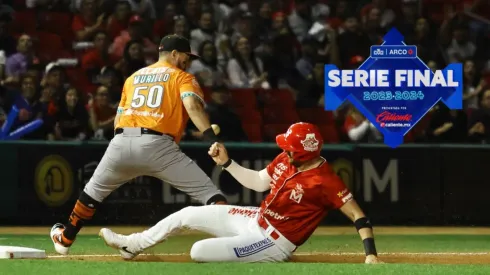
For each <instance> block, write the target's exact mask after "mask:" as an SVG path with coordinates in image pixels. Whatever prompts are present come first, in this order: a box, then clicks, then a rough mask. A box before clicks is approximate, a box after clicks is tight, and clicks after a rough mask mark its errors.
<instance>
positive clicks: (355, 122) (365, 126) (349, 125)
mask: <svg viewBox="0 0 490 275" xmlns="http://www.w3.org/2000/svg"><path fill="white" fill-rule="evenodd" d="M344 130H345V132H346V133H347V136H348V137H349V140H350V141H351V142H356V143H365V142H380V141H382V135H381V133H380V132H379V131H378V129H376V127H375V126H374V125H373V124H372V123H371V122H369V120H367V118H365V117H364V116H363V115H362V114H361V112H359V111H358V110H357V109H356V108H354V107H353V106H351V107H350V108H349V111H348V112H347V115H346V118H345V122H344Z"/></svg>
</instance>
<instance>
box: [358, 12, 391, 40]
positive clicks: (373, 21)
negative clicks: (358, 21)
mask: <svg viewBox="0 0 490 275" xmlns="http://www.w3.org/2000/svg"><path fill="white" fill-rule="evenodd" d="M381 13H382V11H381V10H380V9H379V8H376V7H373V8H371V9H369V12H368V13H367V15H366V16H365V17H363V24H364V32H365V33H366V34H367V36H368V37H369V40H370V41H371V42H370V43H371V45H380V44H381V43H383V36H384V35H385V34H386V32H387V31H388V28H386V27H382V25H381V23H382V21H381Z"/></svg>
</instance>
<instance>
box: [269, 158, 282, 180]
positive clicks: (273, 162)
mask: <svg viewBox="0 0 490 275" xmlns="http://www.w3.org/2000/svg"><path fill="white" fill-rule="evenodd" d="M284 154H285V153H281V154H279V155H277V157H276V158H275V159H274V160H272V162H271V163H269V165H267V167H266V170H267V174H269V177H271V178H272V175H273V174H274V169H275V168H276V165H277V164H279V163H280V162H281V161H282V159H283V158H284Z"/></svg>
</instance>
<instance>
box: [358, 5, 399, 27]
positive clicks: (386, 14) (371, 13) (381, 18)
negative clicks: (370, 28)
mask: <svg viewBox="0 0 490 275" xmlns="http://www.w3.org/2000/svg"><path fill="white" fill-rule="evenodd" d="M374 9H376V10H374ZM361 16H362V18H363V22H367V21H369V20H372V19H374V17H376V19H375V20H376V21H378V23H376V24H377V25H378V26H379V27H381V28H383V29H386V28H389V27H391V25H392V24H393V23H394V22H395V19H396V14H395V12H394V11H393V10H392V9H390V8H389V7H388V1H387V0H372V1H371V3H369V4H367V5H365V6H364V7H363V8H362V9H361ZM370 17H371V19H370Z"/></svg>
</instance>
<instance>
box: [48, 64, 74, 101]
mask: <svg viewBox="0 0 490 275" xmlns="http://www.w3.org/2000/svg"><path fill="white" fill-rule="evenodd" d="M65 81H66V72H65V69H64V68H63V67H61V66H59V65H56V64H55V63H51V64H48V66H46V71H45V75H44V77H43V79H42V80H41V87H42V89H46V88H50V90H49V93H50V94H51V95H50V97H59V96H60V95H62V94H64V93H65V90H66V87H67V86H68V85H67V83H66V82H65Z"/></svg>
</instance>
